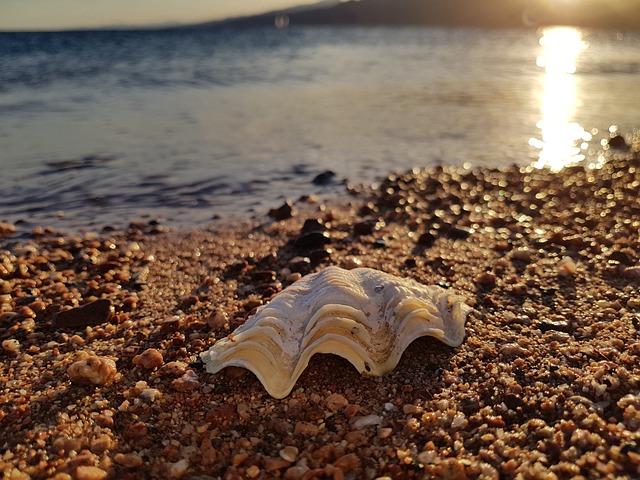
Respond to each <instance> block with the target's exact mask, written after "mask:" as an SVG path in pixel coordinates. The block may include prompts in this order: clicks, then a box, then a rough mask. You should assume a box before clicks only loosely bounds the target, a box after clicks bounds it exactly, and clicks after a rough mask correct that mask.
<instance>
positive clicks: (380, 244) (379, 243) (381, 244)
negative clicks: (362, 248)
mask: <svg viewBox="0 0 640 480" xmlns="http://www.w3.org/2000/svg"><path fill="white" fill-rule="evenodd" d="M373 246H374V247H375V248H387V241H386V240H385V239H384V238H376V239H375V241H374V242H373Z"/></svg>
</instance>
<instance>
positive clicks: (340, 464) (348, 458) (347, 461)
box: [333, 453, 360, 472]
mask: <svg viewBox="0 0 640 480" xmlns="http://www.w3.org/2000/svg"><path fill="white" fill-rule="evenodd" d="M333 466H334V467H335V468H339V469H341V470H343V471H345V472H350V471H351V470H355V469H356V468H358V467H360V459H359V458H358V457H357V456H356V455H355V454H353V453H347V454H346V455H343V456H341V457H340V458H338V459H337V460H336V461H335V462H334V463H333Z"/></svg>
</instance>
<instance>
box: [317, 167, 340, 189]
mask: <svg viewBox="0 0 640 480" xmlns="http://www.w3.org/2000/svg"><path fill="white" fill-rule="evenodd" d="M335 178H336V174H335V172H333V171H331V170H326V171H324V172H322V173H319V174H318V175H316V176H315V177H314V178H313V180H312V181H311V183H313V184H314V185H319V186H324V185H329V184H331V183H333V181H334V179H335Z"/></svg>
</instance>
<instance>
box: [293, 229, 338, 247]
mask: <svg viewBox="0 0 640 480" xmlns="http://www.w3.org/2000/svg"><path fill="white" fill-rule="evenodd" d="M329 242H331V238H330V237H329V234H328V233H327V232H310V233H306V234H304V235H302V236H300V237H298V238H297V239H296V241H295V244H294V246H295V248H298V249H315V248H322V247H323V246H325V245H326V244H327V243H329Z"/></svg>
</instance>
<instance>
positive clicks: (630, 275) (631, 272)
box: [622, 267, 640, 281]
mask: <svg viewBox="0 0 640 480" xmlns="http://www.w3.org/2000/svg"><path fill="white" fill-rule="evenodd" d="M622 275H623V276H624V278H627V279H629V280H636V281H637V280H640V267H627V268H625V269H624V270H623V271H622Z"/></svg>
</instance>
